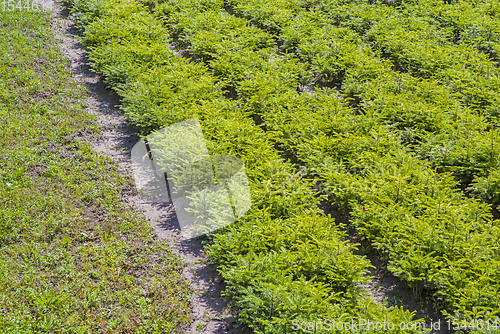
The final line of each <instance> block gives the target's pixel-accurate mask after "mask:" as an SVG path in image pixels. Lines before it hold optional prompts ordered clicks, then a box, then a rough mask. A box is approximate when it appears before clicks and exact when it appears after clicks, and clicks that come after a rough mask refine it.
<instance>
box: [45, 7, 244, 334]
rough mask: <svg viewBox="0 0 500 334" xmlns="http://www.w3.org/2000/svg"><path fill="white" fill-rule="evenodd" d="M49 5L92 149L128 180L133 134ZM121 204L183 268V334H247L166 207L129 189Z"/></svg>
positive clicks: (64, 19) (217, 279)
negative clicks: (82, 98) (84, 94)
mask: <svg viewBox="0 0 500 334" xmlns="http://www.w3.org/2000/svg"><path fill="white" fill-rule="evenodd" d="M53 6H54V7H53V8H54V9H55V11H54V12H53V14H52V27H53V30H54V34H55V36H56V38H57V40H58V41H59V42H60V44H61V45H60V47H61V53H62V54H63V55H64V56H65V57H67V58H68V59H69V60H70V62H71V67H72V69H73V72H74V74H75V76H76V78H77V80H78V81H79V82H80V83H81V84H83V85H85V86H86V88H87V90H88V91H89V95H90V97H89V98H88V99H87V101H86V103H87V110H88V112H89V113H90V114H93V115H96V116H97V120H98V123H99V125H100V127H101V129H102V136H101V138H100V140H99V141H98V142H94V143H92V146H93V148H94V150H95V151H97V152H100V153H102V154H103V155H106V156H108V157H110V158H112V159H114V160H115V161H117V162H118V166H119V170H121V171H122V173H123V174H124V175H128V176H131V175H132V168H131V162H130V150H131V148H132V147H133V146H134V145H135V143H136V142H137V141H138V140H139V138H138V136H137V135H136V131H135V130H134V128H133V127H132V126H130V125H129V124H128V122H127V120H126V118H125V117H124V116H123V115H121V114H120V109H119V108H118V107H117V105H118V104H119V103H120V101H119V97H118V96H117V95H116V94H114V93H113V92H111V91H110V90H108V89H106V88H105V86H104V84H103V83H102V82H101V80H100V78H99V76H97V75H96V74H94V73H92V72H91V70H90V67H89V66H88V65H87V64H86V62H87V59H86V52H85V47H84V46H83V45H82V44H81V43H80V40H81V39H80V37H79V36H78V35H77V33H76V29H75V28H74V22H73V21H72V20H71V19H70V18H69V16H68V11H67V10H66V9H64V8H63V7H61V6H60V5H58V4H56V3H53ZM123 200H124V202H125V203H126V204H127V205H129V206H130V207H131V208H135V209H138V210H140V211H142V212H143V213H144V215H145V217H146V218H147V219H148V221H149V222H150V225H151V226H152V227H153V228H154V230H155V231H156V233H157V235H158V236H159V238H161V239H164V240H167V241H168V243H169V244H170V246H171V249H172V250H173V252H174V253H176V254H177V255H178V256H179V257H180V258H182V259H183V260H184V262H185V263H186V266H185V268H184V271H183V276H184V277H185V279H186V280H187V281H188V282H190V284H191V287H192V291H191V294H190V295H191V301H192V314H193V322H192V323H191V326H190V328H188V329H187V332H186V333H217V334H218V333H251V331H250V330H248V329H247V328H242V327H241V326H239V325H238V323H237V322H236V317H235V315H234V312H231V310H230V309H229V308H228V305H227V303H226V302H225V301H224V300H222V299H221V297H220V292H221V291H222V290H223V289H224V284H223V282H222V278H221V276H220V275H219V274H218V273H217V271H216V268H215V266H214V265H211V264H210V263H209V262H208V260H207V257H206V255H205V253H204V251H203V245H202V241H201V240H192V239H191V240H186V239H184V238H183V237H182V236H181V235H180V231H179V229H178V228H177V226H178V224H177V222H176V220H175V215H173V209H172V205H165V204H162V203H153V202H147V201H144V200H142V199H141V198H140V197H139V196H138V195H137V192H136V191H135V189H131V190H130V192H129V193H128V194H127V195H126V198H124V199H123Z"/></svg>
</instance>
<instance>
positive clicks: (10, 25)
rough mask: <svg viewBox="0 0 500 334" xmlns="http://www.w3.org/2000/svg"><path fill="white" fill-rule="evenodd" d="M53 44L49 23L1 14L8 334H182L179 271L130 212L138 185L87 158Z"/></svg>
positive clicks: (185, 319) (88, 123) (0, 168)
mask: <svg viewBox="0 0 500 334" xmlns="http://www.w3.org/2000/svg"><path fill="white" fill-rule="evenodd" d="M52 36H53V34H52V31H51V30H50V18H49V17H48V15H46V14H42V13H36V12H26V11H22V12H20V11H15V12H0V328H2V330H1V331H2V332H4V333H6V332H9V333H34V332H37V333H41V332H42V333H118V332H120V333H170V332H171V333H174V332H175V333H183V328H184V326H186V325H187V324H188V323H189V321H190V312H189V305H190V304H189V298H188V292H189V286H188V283H187V282H186V281H184V280H183V279H182V278H181V271H182V267H183V263H182V261H181V259H179V258H178V257H176V256H175V255H174V254H172V252H171V251H170V249H169V248H168V246H167V245H166V243H165V242H162V241H160V240H158V238H157V237H156V236H155V234H154V232H153V231H152V229H151V227H149V226H148V224H147V222H146V221H145V220H144V219H143V217H142V216H141V214H138V213H136V212H134V211H132V210H128V209H126V208H125V207H124V204H123V201H122V197H123V196H124V193H125V192H127V191H130V189H131V187H132V181H131V180H130V179H128V178H126V177H124V176H121V175H119V174H118V172H117V165H116V163H114V162H113V161H111V160H110V159H109V158H107V157H104V156H102V155H100V154H97V153H95V152H94V151H93V150H92V149H91V147H90V144H89V143H88V141H90V140H94V139H96V138H98V136H99V129H98V127H97V126H96V125H95V121H94V119H93V118H92V117H91V116H89V115H88V114H87V113H86V112H85V107H86V106H85V103H84V101H85V98H86V97H87V96H88V94H89V93H88V92H87V91H86V90H85V88H84V87H83V86H82V85H80V84H78V83H77V82H76V81H75V79H74V78H73V76H72V73H71V71H70V69H69V61H68V60H67V59H65V58H64V57H63V56H62V55H61V54H60V52H59V50H58V45H57V42H56V40H55V39H54V38H53V37H52ZM84 138H86V139H84Z"/></svg>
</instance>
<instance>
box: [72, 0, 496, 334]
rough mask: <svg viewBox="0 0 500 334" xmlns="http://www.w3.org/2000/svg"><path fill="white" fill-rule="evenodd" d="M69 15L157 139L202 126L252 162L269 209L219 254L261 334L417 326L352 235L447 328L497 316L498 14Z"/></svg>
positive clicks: (215, 5) (85, 4)
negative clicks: (332, 323)
mask: <svg viewBox="0 0 500 334" xmlns="http://www.w3.org/2000/svg"><path fill="white" fill-rule="evenodd" d="M66 4H67V6H68V7H70V8H71V13H72V16H73V17H74V19H75V20H76V21H77V22H78V25H79V28H80V29H81V32H82V34H83V36H84V40H85V44H86V46H87V47H88V53H89V61H90V63H91V65H92V66H93V68H94V70H95V71H96V72H98V73H99V74H100V75H102V77H103V79H104V80H105V82H106V83H107V85H108V86H109V87H110V88H112V89H113V90H114V91H116V92H117V93H118V94H119V95H120V96H121V97H122V108H123V110H124V111H125V114H126V115H127V117H128V118H129V120H130V122H131V123H132V124H134V125H135V126H137V128H138V129H139V131H140V133H141V135H148V134H150V133H152V132H153V131H155V130H158V129H161V128H163V127H165V126H168V125H171V124H174V123H177V122H181V121H184V120H187V119H191V118H194V117H198V118H199V119H200V123H201V125H202V128H203V131H204V135H205V139H206V140H207V145H208V147H209V151H210V153H211V154H226V155H235V156H238V157H240V158H241V159H242V160H243V161H244V162H245V165H246V170H247V174H248V177H249V179H250V184H251V192H252V201H253V202H252V205H253V206H252V208H251V209H250V211H249V212H248V213H247V214H246V215H245V216H244V217H243V218H241V219H239V220H238V221H237V222H236V223H234V224H232V225H230V226H229V227H227V228H225V229H224V230H223V231H220V232H217V233H214V234H213V235H211V236H210V238H209V242H208V244H207V250H208V252H209V254H210V257H211V259H212V260H213V262H215V263H217V265H218V266H219V270H220V272H221V274H222V276H223V277H224V279H225V281H226V282H227V285H228V287H227V290H226V294H227V296H230V297H231V298H232V300H233V302H234V304H235V305H237V309H238V312H239V316H240V320H241V321H243V322H245V323H247V324H248V325H249V326H250V327H252V328H253V329H254V330H255V331H256V332H257V333H290V332H292V331H293V328H292V327H293V323H294V322H293V321H299V322H311V321H321V320H322V319H335V320H336V321H342V322H351V321H353V320H354V321H357V320H356V319H360V318H362V319H367V320H370V321H374V322H376V321H381V322H384V321H390V322H393V323H396V324H399V323H400V322H409V321H417V320H418V319H414V314H413V313H412V312H409V311H408V310H405V309H404V308H399V307H388V306H384V305H382V304H381V303H379V302H377V301H375V300H373V299H372V298H371V297H370V296H369V295H368V293H367V292H366V291H364V290H363V289H362V288H361V287H360V286H361V284H362V283H364V282H366V281H367V279H368V278H367V277H366V275H365V274H366V272H367V269H368V266H369V262H368V261H367V260H366V258H365V257H363V256H360V255H355V253H354V252H353V251H354V249H355V248H356V247H357V246H356V245H353V244H351V243H350V242H349V241H346V236H347V235H346V234H347V232H346V231H347V230H349V229H350V230H354V231H356V233H358V234H359V235H360V236H361V238H362V241H363V243H364V244H366V245H370V246H371V247H373V248H374V249H375V250H376V251H377V252H378V254H379V255H380V258H381V259H382V261H383V262H384V265H385V267H386V268H387V270H389V271H390V272H391V273H393V274H394V275H395V276H397V277H399V278H401V279H402V280H404V281H405V282H406V283H407V284H408V285H409V286H410V287H411V288H412V290H413V294H414V297H415V298H427V299H430V300H432V302H433V306H434V309H435V310H437V311H439V312H440V313H441V314H442V315H443V316H445V317H447V319H450V320H451V319H453V320H460V321H465V323H466V324H471V323H473V324H474V323H475V324H477V322H476V320H478V319H481V320H482V321H484V322H491V323H494V321H495V320H496V319H497V317H500V306H499V304H500V258H499V255H500V249H499V246H500V244H499V241H500V221H499V220H498V219H495V214H496V213H497V212H498V211H496V210H497V208H498V206H499V205H500V166H499V155H498V153H499V151H500V128H499V126H498V118H499V116H500V93H499V89H500V75H499V74H500V71H499V70H498V61H499V58H498V57H499V55H500V54H499V52H500V44H499V43H500V41H499V36H500V4H499V3H498V2H494V1H487V0H484V1H481V0H478V1H472V0H471V1H437V0H432V1H431V0H409V1H400V0H394V1H388V0H387V1H380V0H376V1H361V0H359V1H355V0H352V1H349V0H324V1H322V0H316V1H315V0H311V1H302V0H300V1H299V0H295V1H282V0H276V1H272V2H269V1H265V0H245V1H243V0H227V1H222V0H176V1H173V0H164V1H144V2H137V1H129V0H66ZM322 201H327V202H328V203H329V204H330V205H332V206H335V207H339V208H340V209H341V210H342V211H343V212H345V213H348V214H349V217H350V220H349V223H348V224H349V226H344V225H342V224H339V223H338V222H335V221H334V219H332V218H331V217H329V216H328V215H326V214H325V213H324V211H323V209H322V205H321V204H322ZM497 218H498V217H497ZM346 227H348V228H349V229H348V228H346ZM499 325H500V324H499ZM461 331H463V332H484V333H486V332H489V333H493V332H498V331H497V328H490V329H488V330H486V329H484V328H483V329H481V328H480V326H471V328H468V329H466V328H461ZM318 332H326V330H320V331H318ZM339 332H341V331H339ZM344 332H346V333H348V332H349V331H348V330H344ZM362 332H365V333H370V332H377V330H372V329H366V330H364V331H362ZM387 332H394V333H398V332H405V333H407V332H419V330H414V331H412V330H400V329H398V328H396V329H394V330H388V331H387Z"/></svg>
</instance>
